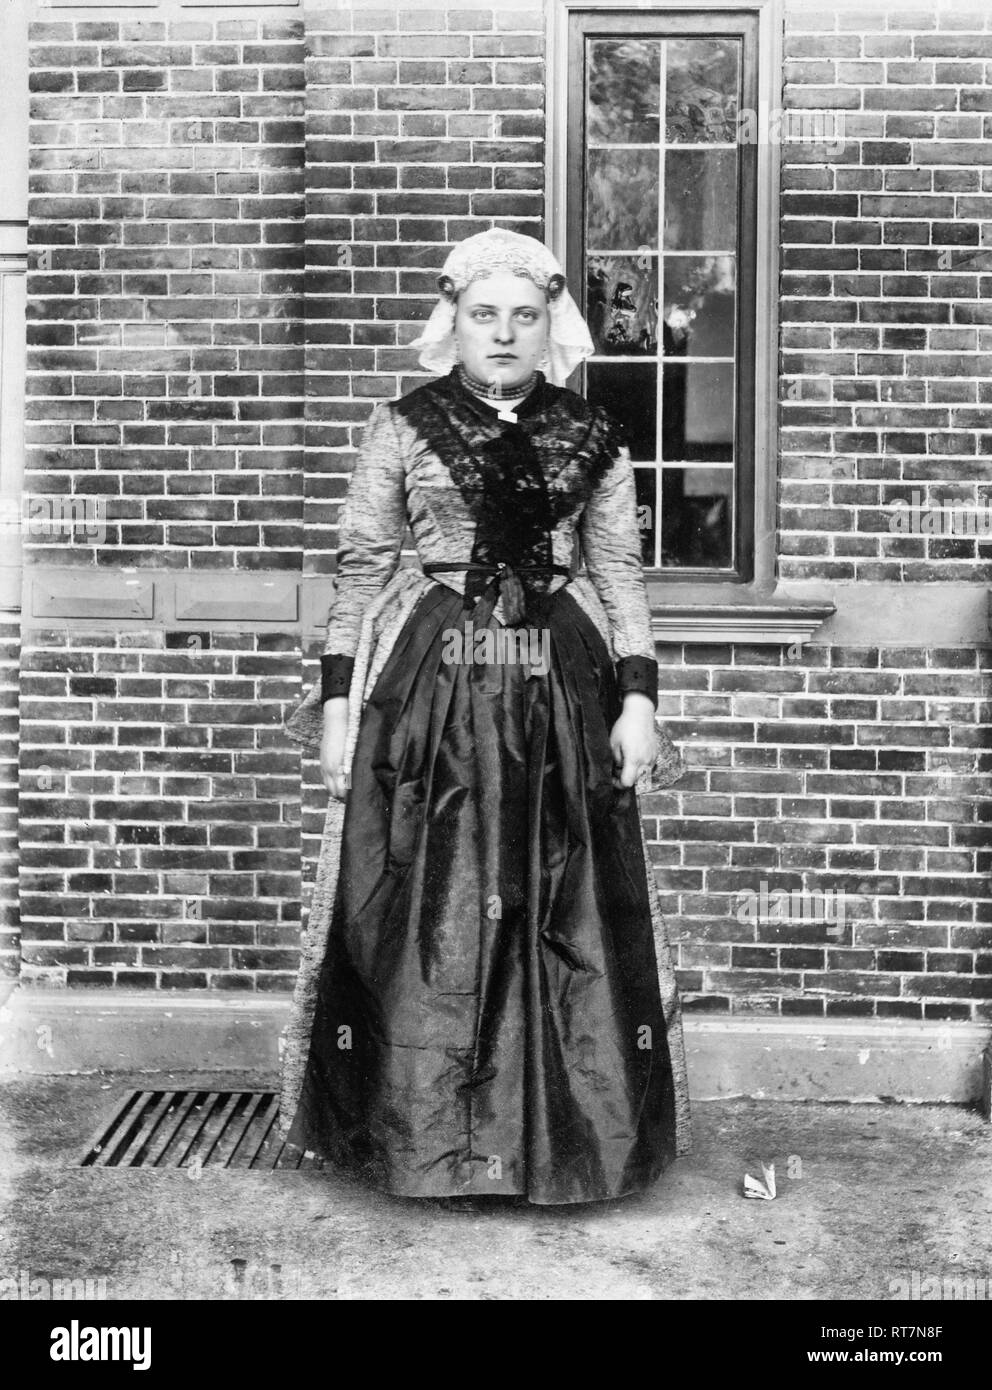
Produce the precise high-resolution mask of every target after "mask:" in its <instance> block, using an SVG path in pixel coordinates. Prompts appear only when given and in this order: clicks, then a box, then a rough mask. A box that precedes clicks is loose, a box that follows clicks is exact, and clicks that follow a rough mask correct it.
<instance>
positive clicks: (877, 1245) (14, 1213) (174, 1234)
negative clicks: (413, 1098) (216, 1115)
mask: <svg viewBox="0 0 992 1390" xmlns="http://www.w3.org/2000/svg"><path fill="white" fill-rule="evenodd" d="M208 1082H209V1086H210V1088H211V1089H214V1088H217V1089H222V1088H225V1087H231V1088H234V1089H241V1088H243V1087H244V1086H245V1085H246V1084H247V1083H246V1081H245V1078H244V1076H243V1075H242V1076H240V1077H227V1078H225V1077H221V1076H218V1077H211V1078H205V1077H204V1076H203V1075H202V1074H198V1075H197V1076H196V1077H192V1076H190V1077H184V1076H181V1075H178V1074H168V1075H162V1076H156V1077H154V1078H153V1077H149V1076H148V1075H147V1074H143V1075H141V1076H134V1077H128V1076H124V1075H121V1074H119V1073H117V1074H114V1075H102V1076H100V1075H98V1076H85V1077H57V1078H44V1079H43V1078H20V1079H17V1080H14V1081H6V1082H4V1083H3V1084H2V1086H0V1116H2V1118H0V1213H2V1215H0V1279H3V1278H9V1277H11V1276H13V1277H15V1278H17V1277H18V1276H19V1273H20V1271H28V1273H29V1276H30V1277H31V1278H45V1279H71V1278H77V1279H78V1278H90V1279H98V1278H104V1279H106V1281H107V1282H106V1294H107V1296H108V1297H109V1298H112V1299H113V1298H174V1297H180V1298H188V1299H222V1298H279V1297H284V1298H286V1297H288V1298H298V1297H303V1298H379V1299H393V1298H415V1299H446V1298H452V1299H473V1300H474V1299H601V1298H608V1299H654V1298H665V1299H671V1298H674V1299H693V1298H706V1299H733V1298H745V1299H814V1298H817V1299H818V1298H831V1299H856V1298H890V1297H902V1296H905V1295H904V1294H903V1293H900V1291H899V1290H900V1286H899V1284H898V1283H895V1284H894V1283H893V1281H898V1280H900V1279H905V1280H907V1281H909V1280H910V1279H911V1277H912V1275H913V1274H914V1272H915V1273H916V1274H917V1276H918V1277H919V1278H921V1279H928V1278H934V1277H936V1278H938V1279H943V1278H944V1277H945V1276H954V1275H958V1276H961V1277H966V1278H974V1279H978V1280H982V1281H983V1283H982V1285H979V1286H978V1287H979V1288H982V1287H984V1288H985V1289H987V1291H988V1292H987V1293H986V1295H985V1296H986V1297H990V1296H992V1127H990V1126H989V1125H988V1124H986V1123H985V1122H984V1121H983V1120H982V1119H981V1117H980V1116H979V1115H978V1114H977V1113H976V1112H973V1111H970V1110H965V1109H960V1108H958V1107H955V1106H903V1105H891V1106H881V1105H818V1104H809V1103H807V1104H803V1103H787V1102H774V1101H730V1102H727V1101H721V1102H701V1103H700V1102H697V1103H696V1105H695V1107H694V1112H693V1114H694V1125H695V1133H696V1143H695V1149H694V1152H693V1154H692V1155H691V1157H687V1158H683V1159H679V1160H678V1161H677V1162H676V1164H675V1165H674V1167H672V1168H670V1169H669V1170H668V1171H667V1172H666V1173H665V1174H664V1175H663V1176H662V1178H661V1180H660V1181H659V1182H658V1183H657V1184H656V1186H655V1187H654V1188H653V1189H652V1190H651V1191H650V1192H649V1193H646V1194H640V1195H637V1196H634V1197H629V1198H625V1199H623V1200H621V1201H618V1202H615V1203H606V1204H597V1205H593V1206H583V1207H526V1208H522V1209H520V1208H511V1209H505V1208H502V1209H499V1210H481V1211H452V1210H444V1209H442V1208H439V1207H438V1206H437V1204H435V1203H430V1202H421V1201H416V1200H409V1199H399V1198H390V1197H385V1196H382V1195H380V1194H377V1193H373V1192H369V1191H367V1190H366V1189H364V1188H360V1187H358V1186H356V1185H355V1184H354V1183H352V1182H350V1181H348V1180H345V1179H343V1178H341V1177H339V1176H335V1175H333V1174H331V1173H328V1172H326V1171H325V1172H319V1171H311V1172H299V1173H297V1172H291V1171H275V1172H245V1171H234V1170H224V1169H211V1168H206V1169H204V1170H203V1171H202V1172H201V1174H200V1175H199V1177H198V1178H195V1179H194V1178H193V1177H191V1176H190V1175H189V1174H188V1172H186V1171H183V1170H179V1169H173V1170H142V1169H99V1168H80V1167H79V1166H78V1164H79V1160H80V1158H81V1156H82V1153H83V1152H84V1150H85V1148H86V1145H87V1143H88V1141H89V1140H90V1138H91V1137H92V1135H93V1132H94V1131H95V1130H96V1129H97V1127H98V1125H99V1124H100V1122H101V1121H102V1120H103V1119H104V1118H106V1117H109V1115H110V1113H111V1111H112V1109H113V1107H114V1105H115V1103H116V1101H117V1099H118V1098H120V1097H121V1096H122V1095H123V1093H124V1092H125V1091H126V1090H127V1089H130V1088H131V1087H141V1088H143V1089H150V1088H151V1087H153V1086H158V1087H165V1086H167V1087H168V1088H169V1089H172V1088H176V1087H179V1086H182V1085H186V1084H194V1083H195V1084H196V1086H197V1087H198V1088H200V1089H204V1088H206V1087H207V1084H208ZM251 1084H254V1085H258V1084H265V1083H264V1082H262V1083H259V1082H258V1081H254V1082H253V1083H251ZM762 1158H764V1159H765V1161H766V1162H767V1161H770V1160H772V1159H774V1161H775V1165H776V1171H777V1175H778V1179H779V1196H778V1198H777V1199H776V1200H775V1201H773V1202H766V1201H749V1200H745V1199H744V1198H743V1196H742V1195H741V1182H742V1178H743V1174H744V1172H745V1170H747V1171H749V1172H751V1173H752V1174H755V1175H757V1174H758V1172H759V1167H758V1165H759V1160H760V1159H762ZM790 1173H791V1174H792V1176H789V1174H790Z"/></svg>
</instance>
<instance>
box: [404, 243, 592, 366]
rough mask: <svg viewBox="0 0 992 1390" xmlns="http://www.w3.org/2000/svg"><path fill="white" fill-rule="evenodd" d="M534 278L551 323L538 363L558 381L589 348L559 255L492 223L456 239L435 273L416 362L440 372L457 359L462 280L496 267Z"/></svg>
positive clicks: (464, 282) (589, 340)
mask: <svg viewBox="0 0 992 1390" xmlns="http://www.w3.org/2000/svg"><path fill="white" fill-rule="evenodd" d="M503 271H505V272H507V273H508V274H510V275H520V276H524V277H526V278H527V279H528V280H533V282H534V284H535V285H537V287H538V288H539V289H542V290H544V292H545V294H546V295H547V296H548V315H549V318H550V329H549V333H548V350H547V354H546V358H545V360H544V361H543V362H542V363H541V368H542V370H544V371H545V372H546V374H547V376H548V377H549V379H550V380H551V381H553V382H554V383H555V384H556V385H558V386H560V385H562V383H563V382H565V381H566V380H567V378H568V377H569V376H570V375H571V374H572V372H573V371H574V370H575V368H576V367H577V366H578V365H579V363H580V362H582V361H584V360H585V358H587V357H590V356H591V355H592V353H593V352H594V350H595V349H594V347H593V341H592V336H591V334H590V332H589V328H588V326H587V324H586V321H585V319H584V318H583V317H582V315H581V314H580V313H579V309H578V305H577V304H576V303H575V300H574V299H573V298H572V296H571V295H570V294H569V292H568V287H567V285H566V284H565V277H564V275H563V274H562V271H561V266H560V265H559V264H558V260H557V258H556V257H555V255H554V254H553V252H551V251H549V250H548V248H547V247H546V246H544V245H543V244H542V243H541V242H539V241H536V240H535V239H534V238H533V237H529V236H521V235H520V233H519V232H509V231H504V230H503V229H502V228H495V229H494V230H493V231H489V232H479V233H477V234H476V235H475V236H470V237H467V238H466V239H465V240H464V241H462V242H459V243H458V245H457V246H456V247H454V249H453V250H452V251H451V253H450V255H449V256H448V259H447V260H446V261H445V263H444V267H443V269H442V271H441V274H440V276H439V277H438V286H439V289H440V294H439V296H438V302H437V304H436V305H435V306H434V309H433V312H432V313H431V316H430V318H429V319H428V320H427V323H426V324H425V326H424V331H423V332H422V333H421V335H420V337H419V338H415V339H414V341H413V342H412V343H411V344H410V346H411V347H416V348H420V355H419V359H418V360H419V362H420V365H421V366H422V367H425V368H426V369H427V370H428V371H429V372H436V373H437V374H438V375H439V376H443V375H444V374H445V373H446V372H450V371H451V368H452V367H453V366H454V365H455V362H456V361H457V351H456V345H455V307H456V299H457V296H458V295H459V294H461V292H462V290H463V289H465V287H466V285H470V284H472V282H473V281H475V280H482V279H485V277H486V276H488V275H495V274H497V273H499V272H503Z"/></svg>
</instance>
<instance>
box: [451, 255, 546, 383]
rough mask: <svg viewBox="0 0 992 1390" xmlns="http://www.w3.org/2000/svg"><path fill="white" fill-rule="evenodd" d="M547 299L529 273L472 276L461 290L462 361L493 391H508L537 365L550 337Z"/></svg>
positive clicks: (458, 332) (457, 336)
mask: <svg viewBox="0 0 992 1390" xmlns="http://www.w3.org/2000/svg"><path fill="white" fill-rule="evenodd" d="M549 327H550V321H549V318H548V304H547V300H546V298H545V295H544V291H543V290H539V289H538V287H537V286H536V285H535V284H534V282H533V280H528V279H527V278H526V277H525V276H520V275H510V274H507V273H506V272H501V273H500V274H498V275H488V276H486V278H485V279H484V280H473V281H472V283H471V284H470V285H468V286H467V287H466V288H465V289H464V290H463V291H462V292H461V294H460V295H459V296H458V306H457V308H456V310H455V340H456V342H457V343H458V352H459V356H460V358H461V362H462V366H463V367H464V368H465V370H466V371H467V372H468V373H469V375H470V376H474V377H475V378H476V380H477V381H484V382H486V383H487V384H488V385H489V386H491V387H492V389H493V392H494V394H499V393H500V392H502V393H504V394H509V393H510V392H512V391H513V389H514V387H517V386H520V385H521V384H522V383H523V382H525V381H526V380H527V378H528V377H529V376H530V375H531V373H532V372H533V371H534V370H535V368H536V367H537V365H538V363H539V362H540V361H541V358H542V357H543V356H544V350H545V348H546V347H547V343H548V329H549Z"/></svg>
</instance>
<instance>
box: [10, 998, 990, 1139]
mask: <svg viewBox="0 0 992 1390" xmlns="http://www.w3.org/2000/svg"><path fill="white" fill-rule="evenodd" d="M288 1014H289V999H288V998H287V997H285V996H275V997H271V998H269V997H267V996H262V995H250V996H245V995H242V996H234V997H232V996H229V995H222V996H220V995H215V994H193V993H183V994H179V993H177V994H175V995H169V996H165V995H160V994H136V993H124V992H122V993H120V994H111V993H109V992H106V993H105V992H104V991H97V990H93V991H84V990H58V991H55V990H40V989H39V990H32V989H15V990H13V991H12V993H11V994H10V996H9V997H8V999H7V1001H6V1003H5V1004H4V1005H3V1007H0V1075H6V1076H11V1075H24V1074H27V1075H31V1074H37V1075H60V1074H61V1075H65V1074H71V1073H75V1072H94V1071H109V1072H114V1071H149V1072H158V1071H192V1072H199V1071H203V1072H212V1071H213V1072H216V1071H230V1072H248V1073H253V1074H265V1075H272V1074H273V1073H274V1072H275V1071H276V1070H277V1069H278V1065H279V1045H278V1037H279V1032H280V1030H281V1028H282V1027H283V1024H284V1023H285V1022H286V1019H287V1017H288ZM989 1033H990V1030H989V1028H988V1027H986V1026H984V1025H980V1024H971V1023H910V1022H907V1021H904V1020H901V1019H893V1020H891V1021H890V1020H887V1019H830V1020H825V1019H819V1020H806V1019H778V1018H776V1019H744V1018H741V1019H737V1018H721V1019H713V1018H706V1019H702V1018H692V1017H689V1018H687V1019H686V1023H685V1041H686V1053H687V1059H688V1068H689V1081H690V1091H691V1094H692V1096H693V1098H694V1099H696V1100H712V1099H724V1100H727V1099H731V1098H734V1097H751V1098H754V1099H759V1100H793V1101H795V1100H802V1101H847V1102H870V1101H882V1100H893V1101H904V1102H918V1103H931V1104H932V1103H936V1102H950V1103H954V1104H959V1105H979V1106H982V1107H983V1109H984V1113H985V1115H986V1118H988V1114H989V1103H990V1097H989V1087H990V1084H992V1082H990V1079H989V1078H990V1074H992V1047H990V1043H989Z"/></svg>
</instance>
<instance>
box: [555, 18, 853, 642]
mask: <svg viewBox="0 0 992 1390" xmlns="http://www.w3.org/2000/svg"><path fill="white" fill-rule="evenodd" d="M573 15H588V16H589V19H590V23H591V24H592V25H593V26H594V25H595V23H596V21H597V20H600V19H602V20H603V21H607V20H610V21H613V22H615V21H616V20H617V19H621V18H623V17H628V16H629V22H628V24H627V25H626V26H625V27H629V28H630V29H631V30H636V29H637V28H638V26H639V25H640V26H643V27H644V28H645V29H649V28H651V27H652V25H653V22H655V21H658V20H663V21H665V22H666V23H671V24H672V26H673V27H674V26H678V27H683V28H685V27H689V26H692V25H696V26H700V22H701V21H703V20H705V22H706V26H707V28H714V27H717V26H719V24H720V23H721V21H722V22H723V23H734V22H739V21H740V19H741V17H742V16H747V15H750V16H752V17H753V18H754V20H755V21H756V23H757V63H756V92H755V96H756V103H755V109H756V110H757V112H758V113H759V115H761V116H762V117H763V116H764V114H765V113H774V112H776V111H778V110H779V109H780V108H781V98H782V71H783V69H782V30H783V7H782V0H694V3H691V4H678V5H667V4H653V5H650V6H648V5H644V4H638V3H637V0H633V2H631V0H628V3H626V4H623V3H617V0H549V4H548V12H547V21H548V23H547V54H548V71H547V91H548V109H547V120H548V157H547V166H546V186H545V210H546V213H545V216H546V223H545V226H546V233H547V239H548V243H549V245H550V246H551V247H552V249H553V250H554V252H555V254H556V255H557V256H558V259H559V260H560V262H561V263H562V265H563V266H564V268H565V273H566V276H567V277H568V279H569V281H570V283H573V284H574V283H576V280H575V277H576V275H577V274H580V273H581V271H582V268H581V267H580V266H578V265H577V264H576V263H575V255H576V242H577V240H578V237H577V235H576V232H575V229H574V228H572V229H570V228H569V227H568V225H567V207H568V189H569V180H570V178H574V176H575V167H574V161H575V159H576V157H577V151H575V150H574V148H573V149H572V150H571V151H570V147H569V128H568V121H569V114H570V97H571V98H572V100H574V95H575V89H576V85H577V84H581V82H582V79H583V73H582V71H581V68H580V71H579V72H578V74H576V73H575V71H574V54H573V53H570V30H571V23H570V21H571V18H572V16H573ZM570 58H571V59H572V60H573V61H572V63H571V64H570ZM748 99H749V98H748V94H746V93H745V95H744V102H745V104H747V102H748ZM754 148H755V159H754V160H753V170H754V172H753V178H754V207H755V217H754V224H753V265H754V283H753V294H752V305H753V325H754V333H753V344H752V346H753V357H752V371H751V376H752V379H753V383H754V389H753V400H752V403H751V404H752V410H751V412H750V414H751V422H750V429H749V434H750V437H751V439H752V440H753V449H752V450H750V451H749V452H750V456H751V460H752V463H751V480H752V482H753V507H751V508H747V507H745V508H743V509H742V513H741V515H740V516H739V518H738V529H739V534H740V544H741V545H743V546H745V547H747V548H749V550H750V555H751V557H752V558H751V564H750V565H749V567H748V568H747V569H745V570H744V571H743V573H742V574H741V575H740V577H730V576H725V575H716V574H714V575H703V574H698V575H694V576H693V577H691V578H684V577H678V576H676V575H675V574H669V573H668V572H666V571H662V570H659V569H654V568H646V569H645V577H646V580H647V587H648V595H649V599H650V602H651V608H652V618H653V627H654V631H655V635H656V637H657V638H658V639H659V640H665V641H709V640H728V638H731V639H735V640H748V641H759V642H760V641H768V642H781V641H785V640H791V641H802V640H807V638H808V636H809V635H810V633H811V632H812V631H814V630H815V628H816V627H818V626H819V624H820V622H822V621H823V619H824V618H826V617H827V616H829V614H830V613H831V612H833V611H834V605H833V604H832V603H831V602H830V601H829V599H826V598H824V599H822V600H813V601H812V602H811V601H809V600H808V599H807V598H805V597H804V598H802V599H797V600H791V601H790V599H789V596H788V594H787V593H784V592H783V591H782V590H780V589H779V588H778V587H777V579H776V491H777V477H778V379H779V372H778V282H779V239H780V233H779V227H780V222H779V196H778V190H779V170H780V150H779V146H778V144H777V143H773V142H772V141H770V140H767V139H762V140H759V142H758V143H757V145H756V146H755V147H754ZM745 167H746V166H745ZM742 234H743V228H742ZM741 250H742V251H743V243H742V246H741ZM742 262H743V255H742ZM740 346H743V347H745V348H746V347H747V344H744V343H743V342H741V343H740ZM745 513H747V514H746V515H745ZM735 558H736V557H735Z"/></svg>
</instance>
